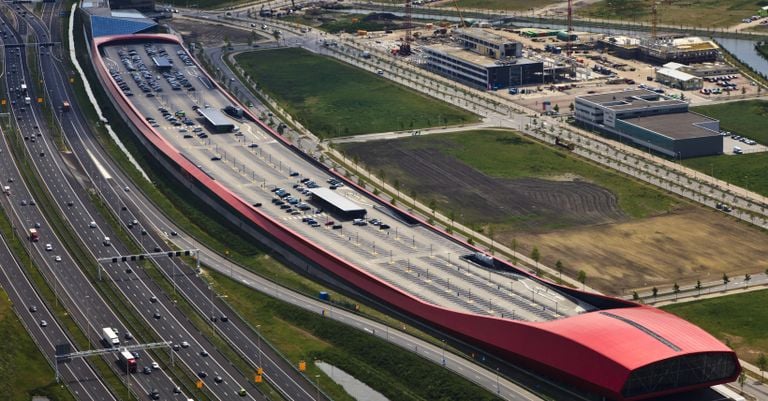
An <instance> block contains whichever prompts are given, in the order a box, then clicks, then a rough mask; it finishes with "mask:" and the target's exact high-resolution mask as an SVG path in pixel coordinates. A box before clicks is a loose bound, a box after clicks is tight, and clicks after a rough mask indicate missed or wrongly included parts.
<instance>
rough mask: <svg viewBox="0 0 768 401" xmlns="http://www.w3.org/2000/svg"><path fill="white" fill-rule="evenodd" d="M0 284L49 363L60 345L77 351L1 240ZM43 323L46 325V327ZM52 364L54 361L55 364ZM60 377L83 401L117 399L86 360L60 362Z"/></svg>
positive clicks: (0, 238)
mask: <svg viewBox="0 0 768 401" xmlns="http://www.w3.org/2000/svg"><path fill="white" fill-rule="evenodd" d="M0 242H2V244H0V265H2V266H3V268H2V269H0V271H2V274H1V275H0V282H2V285H3V287H4V288H6V292H7V293H8V296H9V298H10V299H11V301H12V302H13V308H14V310H15V311H16V315H17V316H19V318H21V319H22V321H23V322H24V326H25V328H26V329H27V332H28V333H29V334H30V335H31V336H32V337H33V339H34V340H35V343H36V344H37V346H38V347H39V348H41V350H40V351H41V352H43V354H44V355H45V356H46V358H47V359H48V361H49V363H56V362H55V361H54V354H55V349H56V346H57V345H61V344H68V345H70V347H72V350H73V351H74V350H76V348H75V347H74V346H73V345H72V343H71V342H70V341H69V339H68V338H67V336H66V335H65V334H64V331H63V329H62V328H61V326H59V322H58V320H56V319H55V318H54V317H53V315H52V314H51V313H50V311H49V309H48V307H47V305H46V304H45V303H44V302H43V301H42V299H40V297H39V296H38V294H37V292H36V291H35V289H34V288H33V286H32V284H31V283H30V282H29V280H27V278H26V276H25V275H24V273H23V272H22V269H21V267H20V266H19V265H18V263H17V261H16V260H15V259H14V258H13V256H12V254H11V251H10V249H9V248H8V245H7V243H6V242H5V240H4V239H3V238H2V237H0ZM42 322H46V323H47V325H46V326H45V327H43V324H42ZM52 361H53V362H52ZM58 369H59V374H60V375H61V378H62V380H63V382H64V384H66V385H67V386H68V387H69V388H70V391H72V393H74V394H76V395H78V399H80V400H83V399H84V398H82V397H86V398H85V399H87V400H93V401H99V400H115V398H114V396H113V395H112V393H111V392H110V391H109V389H108V388H107V387H106V386H105V385H104V383H103V381H102V380H101V378H100V377H99V376H98V375H96V373H95V372H94V371H93V369H92V368H91V366H90V365H89V364H88V362H87V361H86V360H84V359H74V360H72V361H71V362H68V363H59V366H58Z"/></svg>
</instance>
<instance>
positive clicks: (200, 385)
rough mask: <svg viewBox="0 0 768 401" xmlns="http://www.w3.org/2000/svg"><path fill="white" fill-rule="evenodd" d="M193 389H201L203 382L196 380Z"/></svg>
mask: <svg viewBox="0 0 768 401" xmlns="http://www.w3.org/2000/svg"><path fill="white" fill-rule="evenodd" d="M195 387H197V388H203V381H202V380H200V379H198V380H197V383H195Z"/></svg>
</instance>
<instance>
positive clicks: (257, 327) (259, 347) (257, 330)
mask: <svg viewBox="0 0 768 401" xmlns="http://www.w3.org/2000/svg"><path fill="white" fill-rule="evenodd" d="M260 328H261V325H260V324H257V325H256V341H257V345H256V348H258V349H259V367H260V368H261V369H262V370H264V366H263V365H262V364H261V331H260V330H259V329H260Z"/></svg>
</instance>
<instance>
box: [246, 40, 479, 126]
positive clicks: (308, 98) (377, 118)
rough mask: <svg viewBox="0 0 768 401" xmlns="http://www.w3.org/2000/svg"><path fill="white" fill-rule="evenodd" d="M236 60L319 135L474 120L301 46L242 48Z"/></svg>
mask: <svg viewBox="0 0 768 401" xmlns="http://www.w3.org/2000/svg"><path fill="white" fill-rule="evenodd" d="M237 61H238V63H239V64H240V65H241V66H242V67H243V68H244V69H245V70H246V71H247V73H248V74H249V75H250V76H251V77H252V78H253V79H254V80H255V81H257V82H258V84H259V85H260V86H261V89H262V90H263V91H265V92H266V93H268V94H270V95H271V96H273V97H274V98H275V99H276V100H277V101H278V102H279V103H280V104H282V105H283V107H284V108H285V109H286V111H287V112H288V113H289V114H291V115H292V116H294V117H295V118H297V119H298V120H299V121H300V122H301V123H302V124H303V125H304V126H305V127H307V128H308V129H309V130H310V131H312V132H313V133H315V134H316V135H318V136H320V137H323V138H330V137H338V136H347V135H357V134H368V133H373V132H388V131H398V130H407V129H419V128H425V127H432V126H442V125H455V124H464V123H468V122H475V121H477V116H475V115H473V114H471V113H469V112H466V111H464V110H461V109H459V108H457V107H453V106H450V105H448V104H445V103H443V102H440V101H437V100H434V99H431V98H429V97H426V96H423V95H421V94H419V93H417V92H415V91H413V90H410V89H407V88H404V87H402V86H400V85H397V84H394V83H392V82H390V81H388V80H386V79H383V78H380V77H377V76H376V75H375V74H371V73H369V72H365V71H362V70H359V69H357V68H354V67H351V66H348V65H346V64H344V63H341V62H339V61H336V60H333V59H330V58H326V57H322V56H316V55H313V54H312V53H310V52H308V51H306V50H301V49H280V50H269V51H258V52H251V53H244V54H241V55H239V56H237Z"/></svg>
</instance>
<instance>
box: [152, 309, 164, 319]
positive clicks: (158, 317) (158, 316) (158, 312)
mask: <svg viewBox="0 0 768 401" xmlns="http://www.w3.org/2000/svg"><path fill="white" fill-rule="evenodd" d="M152 317H154V318H155V319H160V318H161V317H162V316H160V311H158V310H155V313H154V314H153V315H152Z"/></svg>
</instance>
